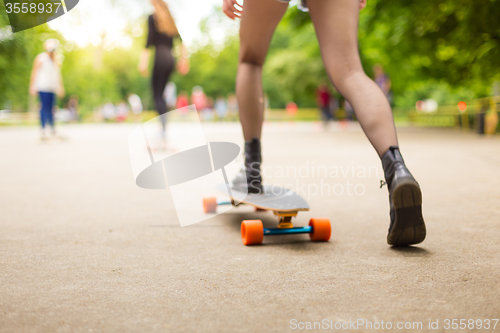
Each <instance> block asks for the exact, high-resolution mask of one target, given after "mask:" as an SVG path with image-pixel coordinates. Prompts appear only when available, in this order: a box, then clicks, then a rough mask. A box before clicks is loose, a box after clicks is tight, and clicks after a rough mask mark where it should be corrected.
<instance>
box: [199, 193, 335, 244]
mask: <svg viewBox="0 0 500 333" xmlns="http://www.w3.org/2000/svg"><path fill="white" fill-rule="evenodd" d="M217 190H218V191H219V192H220V193H222V194H223V195H225V196H226V197H229V199H230V200H217V197H205V198H203V210H204V212H205V213H215V212H216V210H217V206H221V205H233V206H235V207H237V206H239V205H242V204H243V205H250V206H253V207H255V209H256V211H272V212H273V213H274V215H275V216H276V217H277V218H278V227H277V228H264V226H263V224H262V221H261V220H244V221H242V222H241V240H242V242H243V244H244V245H255V244H261V243H262V241H263V240H264V236H271V235H290V234H309V237H310V238H311V240H312V241H313V242H327V241H328V240H330V235H331V224H330V220H329V219H328V218H326V217H319V218H312V219H311V220H310V221H309V225H308V226H306V227H294V226H293V223H292V218H293V217H296V216H297V215H298V213H299V212H302V211H308V210H309V205H308V204H307V202H306V201H305V200H304V198H302V197H301V196H300V195H298V194H297V193H295V192H293V191H292V190H289V189H286V188H283V187H279V186H269V185H267V186H264V187H263V193H262V194H247V193H244V192H240V191H237V190H235V189H234V188H231V187H230V186H228V185H227V184H221V185H219V186H217ZM236 202H238V204H236Z"/></svg>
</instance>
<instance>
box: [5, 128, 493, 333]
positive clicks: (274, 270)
mask: <svg viewBox="0 0 500 333" xmlns="http://www.w3.org/2000/svg"><path fill="white" fill-rule="evenodd" d="M181 126H182V125H178V124H172V125H171V127H176V129H177V130H180V129H182V128H181ZM179 128H180V129H179ZM132 129H133V126H132V125H126V124H125V125H123V124H122V125H114V124H109V125H73V126H66V127H63V128H62V131H63V132H64V133H66V134H67V135H68V136H69V138H70V140H69V141H68V142H66V143H54V144H47V145H44V144H40V143H39V142H37V135H38V131H37V129H36V128H34V127H26V128H14V127H3V128H0V156H2V157H1V158H0V230H1V231H0V332H8V333H12V332H289V331H296V330H292V329H291V326H293V323H301V322H302V323H306V322H320V321H322V320H324V319H326V320H327V321H328V322H329V321H330V320H332V321H333V323H336V322H349V320H352V321H356V320H358V319H365V320H368V321H370V322H372V323H375V322H380V321H382V320H383V321H384V322H385V323H387V322H391V323H393V325H396V323H398V322H403V323H405V322H422V325H423V329H422V330H418V331H421V332H424V331H427V330H428V329H427V328H428V323H429V320H431V321H432V322H435V321H436V320H439V330H434V332H438V331H444V320H445V319H453V318H457V319H486V318H490V319H492V318H495V317H496V318H498V317H499V315H500V280H499V278H498V277H499V276H500V252H499V251H500V245H499V239H500V205H499V204H498V203H499V202H500V200H499V199H500V177H499V174H498V172H499V170H500V140H499V138H498V137H489V138H488V137H479V136H476V135H474V134H471V133H465V132H460V131H455V130H441V129H415V128H401V129H400V132H399V133H400V145H401V147H402V152H403V155H404V157H405V159H406V162H407V164H408V165H409V167H410V169H411V170H412V172H413V174H414V175H415V177H416V178H417V179H418V181H419V182H420V184H421V187H422V189H423V194H424V205H423V208H424V216H425V219H426V222H427V230H428V236H427V239H426V240H425V242H424V243H422V244H421V245H419V246H416V247H411V248H406V249H396V248H391V247H388V246H387V244H386V242H385V237H386V233H387V228H388V224H389V218H388V200H387V189H386V188H383V189H379V180H380V179H382V169H381V166H380V161H379V160H378V157H377V156H376V154H375V152H374V151H373V149H372V148H371V146H370V145H369V143H368V141H367V140H366V138H365V137H364V135H363V133H362V131H361V130H360V128H359V127H358V126H356V125H353V126H351V127H349V128H341V127H339V126H338V125H334V126H333V127H332V129H331V130H330V131H328V132H324V131H322V129H321V127H320V125H318V124H313V123H309V124H307V123H297V124H293V123H269V124H266V125H265V135H264V138H263V141H264V144H265V146H264V162H265V165H266V166H267V167H268V168H269V169H268V174H267V177H266V181H268V182H273V183H278V184H282V185H286V184H292V185H293V186H297V187H298V188H299V190H300V189H302V190H304V191H308V195H309V196H310V198H309V202H310V205H311V211H310V212H305V213H304V214H301V215H299V217H298V219H297V222H298V224H305V223H307V221H308V218H310V217H312V216H328V217H329V218H330V219H331V221H332V225H333V233H332V239H331V241H330V242H329V243H321V244H318V243H314V244H313V243H310V242H309V241H308V237H307V236H305V235H297V236H293V237H292V238H290V237H281V236H277V237H276V238H272V239H265V245H263V246H257V247H244V246H243V245H242V244H241V241H240V236H239V223H240V221H241V220H242V219H244V218H261V219H263V220H264V223H265V224H269V225H271V224H272V221H273V217H272V215H271V214H270V213H260V212H259V213H255V212H253V211H251V210H249V209H246V208H241V209H240V212H239V213H238V212H230V213H227V214H225V215H222V216H218V217H215V218H212V219H210V220H208V221H206V222H203V223H201V224H198V225H195V226H193V227H188V228H180V227H179V226H178V224H177V222H176V215H175V210H174V207H173V204H172V201H171V198H170V196H169V193H168V192H167V191H148V190H144V189H140V188H138V187H136V186H135V184H134V181H133V177H132V172H131V168H130V162H129V157H128V148H127V136H128V134H129V133H130V131H131V130H132ZM206 129H207V131H208V132H210V134H211V137H212V138H215V139H220V140H225V141H231V140H233V141H235V142H239V135H240V131H239V127H238V125H237V124H234V123H219V124H209V125H207V126H206ZM173 132H175V131H173ZM281 166H289V167H290V168H289V170H288V171H290V170H293V168H295V170H297V171H299V170H302V172H303V173H302V174H301V175H299V176H296V175H294V174H293V173H291V171H290V172H288V171H286V170H285V171H286V172H284V173H283V174H280V172H281V171H283V169H280V167H281ZM325 166H326V167H332V166H333V167H335V168H336V170H337V171H338V172H340V173H337V176H336V175H335V174H333V173H332V174H330V175H329V176H328V177H326V178H325V177H323V176H318V175H317V174H313V172H312V171H313V170H317V171H318V172H321V170H322V169H321V168H322V167H325ZM353 169H355V171H356V172H355V173H354V174H353V173H352V170H353ZM307 170H309V173H306V171H307ZM330 170H331V169H330ZM362 170H365V174H364V175H363V173H362ZM287 172H288V173H287ZM339 184H340V185H339ZM349 184H350V185H349ZM301 186H302V187H301ZM315 186H316V187H315ZM335 186H337V187H335ZM349 186H351V190H352V191H354V190H355V188H354V186H357V187H356V189H357V190H358V192H357V193H354V192H348V190H349ZM334 187H335V190H336V193H333V192H330V193H328V192H327V190H328V189H333V188H334ZM321 188H322V189H323V190H319V191H320V192H319V193H316V192H314V191H315V189H321ZM341 188H343V189H344V192H343V193H340V190H341ZM321 191H323V193H321ZM349 193H351V194H349ZM294 320H295V321H294ZM291 323H292V324H291ZM498 329H500V324H499V325H497V330H498ZM348 330H349V331H353V332H354V331H359V332H362V331H366V327H365V326H360V327H358V328H357V329H353V327H352V326H350V327H349V329H348ZM415 331H417V330H415Z"/></svg>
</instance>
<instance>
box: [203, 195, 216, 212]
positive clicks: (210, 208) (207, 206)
mask: <svg viewBox="0 0 500 333" xmlns="http://www.w3.org/2000/svg"><path fill="white" fill-rule="evenodd" d="M216 210H217V198H216V197H206V198H203V211H204V212H205V213H215V211H216Z"/></svg>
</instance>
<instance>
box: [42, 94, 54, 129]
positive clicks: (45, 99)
mask: <svg viewBox="0 0 500 333" xmlns="http://www.w3.org/2000/svg"><path fill="white" fill-rule="evenodd" d="M39 96H40V102H41V104H42V106H41V108H40V122H41V125H42V139H44V137H45V127H46V125H49V126H51V128H52V133H54V132H55V129H54V114H53V113H52V109H53V107H54V101H55V94H54V93H49V92H39Z"/></svg>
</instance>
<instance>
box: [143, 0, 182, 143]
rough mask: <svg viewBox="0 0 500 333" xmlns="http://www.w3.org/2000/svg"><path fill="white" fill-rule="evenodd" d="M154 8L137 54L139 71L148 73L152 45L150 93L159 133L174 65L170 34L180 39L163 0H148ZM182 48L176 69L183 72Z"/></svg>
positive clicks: (172, 41)
mask: <svg viewBox="0 0 500 333" xmlns="http://www.w3.org/2000/svg"><path fill="white" fill-rule="evenodd" d="M151 4H152V5H153V7H154V9H155V11H154V13H153V14H152V15H150V16H149V18H148V30H149V31H148V39H147V43H146V48H145V49H144V51H143V52H142V54H141V59H140V62H139V71H140V72H141V74H142V75H143V76H147V75H148V63H149V55H150V50H149V49H150V48H151V47H153V46H154V47H155V49H156V52H155V62H154V67H153V76H152V85H153V97H154V100H155V104H156V110H157V111H158V114H159V115H160V116H162V117H161V122H162V128H163V132H162V133H163V135H164V133H165V126H166V116H163V115H164V114H166V113H167V105H166V102H165V100H164V99H163V91H164V90H165V86H166V85H167V82H168V80H169V78H170V75H171V74H172V72H173V70H174V67H175V58H174V56H173V54H172V48H173V46H174V38H179V40H181V42H182V39H181V37H180V35H179V31H178V30H177V26H176V25H175V21H174V19H173V17H172V15H171V14H170V10H169V9H168V6H167V4H166V3H165V2H164V1H163V0H151ZM181 48H182V58H181V60H180V62H179V66H178V67H179V72H180V73H181V74H183V75H184V74H186V73H187V71H188V65H187V59H186V57H185V51H184V47H181Z"/></svg>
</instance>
